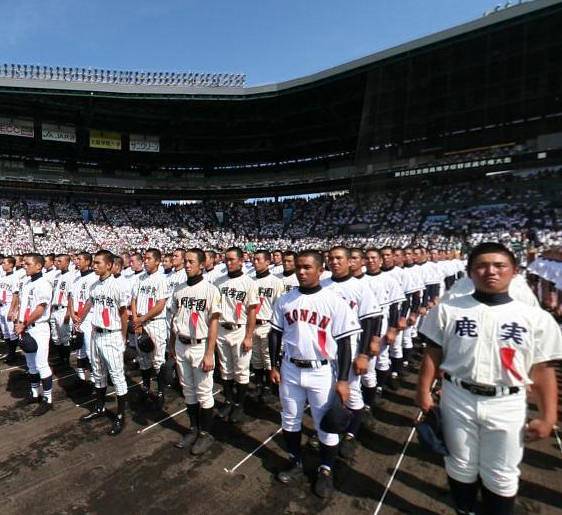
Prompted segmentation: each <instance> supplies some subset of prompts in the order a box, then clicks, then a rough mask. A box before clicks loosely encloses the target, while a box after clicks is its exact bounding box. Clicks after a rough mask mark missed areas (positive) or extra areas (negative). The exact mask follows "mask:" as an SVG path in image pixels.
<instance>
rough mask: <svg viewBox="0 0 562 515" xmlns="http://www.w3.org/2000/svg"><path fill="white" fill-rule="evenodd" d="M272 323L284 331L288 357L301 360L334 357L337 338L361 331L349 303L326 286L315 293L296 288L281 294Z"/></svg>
mask: <svg viewBox="0 0 562 515" xmlns="http://www.w3.org/2000/svg"><path fill="white" fill-rule="evenodd" d="M271 326H272V328H273V329H275V330H277V331H280V332H282V333H283V337H282V343H281V345H282V348H283V352H284V354H285V356H286V357H288V358H295V359H302V360H322V359H329V360H334V359H336V356H337V343H336V342H337V340H339V339H341V338H345V337H347V336H350V337H353V336H355V335H359V334H360V333H361V326H360V325H359V320H358V318H357V315H356V314H355V313H354V312H353V311H352V309H351V308H350V307H349V304H348V303H347V302H346V301H345V300H343V299H342V298H341V296H340V295H338V294H337V293H335V292H333V291H329V290H327V289H325V288H318V289H315V290H314V292H313V293H302V292H301V291H300V289H295V290H292V291H290V292H289V293H287V294H285V295H282V296H281V297H280V298H279V300H278V301H277V304H275V306H274V308H273V317H272V318H271Z"/></svg>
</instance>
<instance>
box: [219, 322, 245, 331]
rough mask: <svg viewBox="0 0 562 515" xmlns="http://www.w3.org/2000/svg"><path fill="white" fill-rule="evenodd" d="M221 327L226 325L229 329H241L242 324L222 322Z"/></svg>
mask: <svg viewBox="0 0 562 515" xmlns="http://www.w3.org/2000/svg"><path fill="white" fill-rule="evenodd" d="M221 327H224V328H225V329H226V330H227V331H233V330H234V329H240V328H241V327H242V324H227V323H224V324H221Z"/></svg>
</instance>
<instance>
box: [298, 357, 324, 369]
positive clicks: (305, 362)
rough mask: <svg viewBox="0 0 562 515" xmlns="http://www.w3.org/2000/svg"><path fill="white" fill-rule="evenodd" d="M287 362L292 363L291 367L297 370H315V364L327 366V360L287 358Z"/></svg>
mask: <svg viewBox="0 0 562 515" xmlns="http://www.w3.org/2000/svg"><path fill="white" fill-rule="evenodd" d="M289 361H290V362H291V363H293V365H295V366H297V367H298V368H315V367H314V364H315V363H320V365H327V364H328V360H327V359H313V360H309V359H296V358H289Z"/></svg>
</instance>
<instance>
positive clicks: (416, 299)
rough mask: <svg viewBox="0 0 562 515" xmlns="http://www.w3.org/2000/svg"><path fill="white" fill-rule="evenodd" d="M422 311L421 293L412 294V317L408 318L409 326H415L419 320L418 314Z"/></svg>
mask: <svg viewBox="0 0 562 515" xmlns="http://www.w3.org/2000/svg"><path fill="white" fill-rule="evenodd" d="M419 309H420V292H419V290H418V291H414V292H412V297H411V304H410V316H409V317H408V320H407V322H406V323H407V324H408V325H410V326H411V325H414V324H415V323H416V320H417V319H418V312H419Z"/></svg>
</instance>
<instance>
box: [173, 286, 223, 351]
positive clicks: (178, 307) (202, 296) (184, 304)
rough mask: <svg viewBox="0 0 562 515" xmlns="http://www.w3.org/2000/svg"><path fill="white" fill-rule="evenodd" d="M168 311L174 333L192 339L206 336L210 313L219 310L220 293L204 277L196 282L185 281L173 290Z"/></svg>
mask: <svg viewBox="0 0 562 515" xmlns="http://www.w3.org/2000/svg"><path fill="white" fill-rule="evenodd" d="M170 311H171V312H172V313H173V315H174V318H173V322H172V327H173V328H174V333H176V334H177V335H179V336H182V337H184V338H191V339H194V340H198V339H202V338H207V337H208V335H209V324H210V322H211V317H212V315H213V314H215V313H220V312H221V295H220V293H219V290H218V288H217V287H216V286H215V285H214V284H211V283H210V282H209V281H206V280H205V279H202V280H200V281H199V282H197V283H196V284H189V283H188V282H185V283H182V284H180V285H179V286H178V287H177V288H176V289H175V290H174V293H173V295H172V305H171V308H170Z"/></svg>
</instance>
